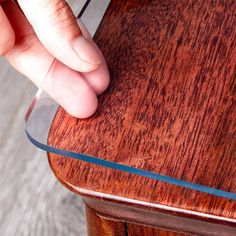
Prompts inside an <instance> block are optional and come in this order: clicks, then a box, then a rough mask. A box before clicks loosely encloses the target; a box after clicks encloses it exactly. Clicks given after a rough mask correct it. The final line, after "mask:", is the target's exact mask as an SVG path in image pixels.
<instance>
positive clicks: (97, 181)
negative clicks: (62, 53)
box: [48, 0, 236, 232]
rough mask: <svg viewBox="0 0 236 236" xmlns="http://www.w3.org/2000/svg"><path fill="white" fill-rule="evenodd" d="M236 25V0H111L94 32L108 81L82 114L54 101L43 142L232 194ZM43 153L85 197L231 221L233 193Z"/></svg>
mask: <svg viewBox="0 0 236 236" xmlns="http://www.w3.org/2000/svg"><path fill="white" fill-rule="evenodd" d="M235 25H236V1H234V0H228V1H219V0H218V1H217V0H216V1H210V0H188V1H187V0H186V1H184V0H180V1H175V0H165V1H164V0H163V1H162V0H160V1H147V0H143V1H137V0H128V1H121V0H118V1H117V0H116V1H115V0H114V1H111V4H110V6H109V8H108V10H107V13H106V15H105V17H104V19H103V22H102V24H101V25H100V28H99V30H98V32H97V34H96V36H95V41H96V43H97V44H98V45H99V47H100V48H101V50H102V52H103V53H104V56H105V58H106V60H107V63H108V66H109V70H110V74H111V85H110V87H109V89H108V90H107V91H106V92H105V93H104V94H103V95H101V96H99V108H98V110H97V112H96V114H95V115H93V116H92V117H91V118H89V119H86V120H79V119H75V118H72V117H70V116H69V115H68V114H67V113H66V112H65V111H64V110H63V109H61V108H60V109H59V111H58V113H57V115H56V117H55V119H54V121H53V124H52V127H51V130H50V135H49V139H48V143H49V145H52V146H57V147H59V148H61V149H67V150H71V151H75V152H78V153H84V154H88V155H91V156H95V157H98V158H102V159H105V160H109V161H114V162H117V163H122V164H125V165H129V166H133V167H137V168H141V169H144V170H148V171H153V172H156V173H160V174H163V175H167V176H172V177H174V178H178V179H182V180H185V181H189V182H193V183H197V184H201V185H206V186H209V187H213V188H217V189H221V190H224V191H227V192H232V193H236V171H235V166H236V152H235V151H236V150H235V149H236V137H235V133H236V128H235V127H236V124H235V122H236V121H235V120H236V119H235V117H236V106H235V91H236V90H235V87H236V84H235V79H236V27H235ZM49 162H50V165H51V168H52V170H53V172H54V173H55V175H56V176H57V178H58V179H59V180H60V181H61V182H62V183H63V184H64V185H66V186H67V187H69V188H70V189H71V190H73V191H75V192H77V193H78V194H81V195H83V196H86V197H87V198H88V197H89V198H90V197H95V198H96V199H101V200H103V201H104V200H106V201H112V202H113V204H120V205H121V204H122V205H123V206H127V209H129V206H128V205H129V204H130V205H132V207H134V208H136V209H139V208H140V207H141V208H142V209H145V211H146V210H150V211H152V212H153V214H154V215H155V214H156V215H157V214H159V213H158V212H163V211H164V213H168V214H174V215H178V216H184V217H187V218H188V217H190V216H191V218H192V219H196V220H205V221H209V222H211V223H212V225H214V224H213V223H217V224H218V225H221V226H222V229H223V228H224V227H229V228H230V230H234V229H235V222H236V211H235V210H236V201H235V200H230V199H227V198H223V197H217V196H214V195H211V194H207V193H202V192H199V191H194V190H191V189H187V188H183V187H179V186H175V185H172V184H169V183H165V182H161V181H155V180H152V179H149V178H145V177H141V176H138V175H134V174H129V173H125V172H122V171H118V170H115V169H109V168H105V167H101V166H97V165H94V164H89V163H86V162H82V161H78V160H74V159H70V158H66V157H63V156H58V155H55V154H51V153H49ZM103 201H102V202H101V204H104V202H103ZM90 203H91V201H90ZM127 203H128V205H127ZM92 205H93V207H96V208H98V205H99V204H98V205H97V206H96V204H95V205H94V204H92ZM103 208H104V209H105V207H104V206H103ZM103 208H100V209H97V210H98V211H100V212H101V211H102V210H101V209H103ZM114 211H115V210H114ZM131 212H132V211H131ZM106 214H108V212H106ZM133 220H134V219H133ZM144 221H145V219H144ZM145 223H147V224H148V222H145ZM224 225H228V226H224ZM213 228H214V227H213ZM234 232H235V231H234Z"/></svg>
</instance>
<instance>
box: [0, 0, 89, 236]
mask: <svg viewBox="0 0 236 236" xmlns="http://www.w3.org/2000/svg"><path fill="white" fill-rule="evenodd" d="M84 2H85V1H81V0H77V1H76V0H70V1H69V4H70V5H71V6H72V8H73V10H74V12H75V14H77V13H78V12H79V9H80V8H81V5H83V3H84ZM36 91H37V89H36V87H35V86H34V85H33V84H32V83H31V82H30V81H29V80H27V79H26V78H24V77H23V76H22V75H20V74H19V73H17V72H16V71H15V70H14V69H13V68H11V66H10V65H8V63H7V61H6V60H5V59H4V58H0V235H4V236H15V235H17V236H18V235H33V236H42V235H50V236H54V235H57V236H60V235H63V236H65V235H66V236H74V235H76V236H85V235H86V222H85V215H84V205H83V203H82V200H81V199H80V198H79V197H78V196H77V195H75V194H73V193H72V192H69V190H67V189H66V188H64V187H63V186H62V185H60V184H59V182H58V181H57V180H56V178H55V177H54V175H53V173H52V171H51V170H50V168H49V165H48V161H47V157H46V153H44V152H42V151H40V150H38V149H36V148H35V147H34V146H33V145H32V144H31V143H30V142H29V141H28V140H27V137H26V135H25V131H24V126H25V124H24V116H25V113H26V111H27V109H28V107H29V105H30V103H31V101H32V98H33V96H34V95H35V93H36Z"/></svg>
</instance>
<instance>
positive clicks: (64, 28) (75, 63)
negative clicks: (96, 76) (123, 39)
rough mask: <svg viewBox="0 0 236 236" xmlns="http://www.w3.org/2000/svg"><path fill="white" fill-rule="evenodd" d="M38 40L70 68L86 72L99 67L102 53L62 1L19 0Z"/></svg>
mask: <svg viewBox="0 0 236 236" xmlns="http://www.w3.org/2000/svg"><path fill="white" fill-rule="evenodd" d="M18 2H19V5H20V7H21V8H22V10H23V12H24V14H25V16H26V17H27V19H28V21H29V22H30V23H31V25H32V26H33V28H34V30H35V33H36V34H37V36H38V38H39V40H40V41H41V42H42V44H43V45H44V46H45V47H46V48H47V50H48V51H49V52H50V53H51V54H52V55H53V56H54V57H56V58H57V59H58V60H60V61H61V62H63V63H64V64H65V65H67V66H69V67H70V68H72V69H74V70H77V71H81V72H88V71H92V70H95V69H96V68H98V66H99V64H101V62H102V58H101V55H100V54H99V53H98V51H97V50H96V49H95V47H94V45H93V44H92V43H91V42H90V41H89V40H87V39H86V38H85V37H83V36H82V33H81V30H80V28H79V26H78V24H77V22H76V18H75V16H74V14H73V12H72V10H71V9H70V7H69V5H68V4H67V3H66V1H64V0H33V1H29V0H19V1H18Z"/></svg>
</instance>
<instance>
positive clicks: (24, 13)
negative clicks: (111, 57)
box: [0, 0, 109, 118]
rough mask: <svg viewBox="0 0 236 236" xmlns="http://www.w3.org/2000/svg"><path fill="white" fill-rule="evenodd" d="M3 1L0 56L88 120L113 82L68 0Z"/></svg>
mask: <svg viewBox="0 0 236 236" xmlns="http://www.w3.org/2000/svg"><path fill="white" fill-rule="evenodd" d="M18 4H19V6H18V5H17V4H16V3H14V2H13V1H11V0H0V56H5V57H6V58H7V60H8V61H9V63H10V64H11V65H12V66H13V67H14V68H15V69H16V70H18V71H19V72H20V73H22V74H24V75H25V76H26V77H28V78H29V79H30V80H31V81H32V82H33V83H35V84H36V85H37V86H38V87H39V88H42V89H43V90H45V91H46V92H47V93H48V94H49V95H50V96H51V97H52V98H53V99H54V100H56V101H57V102H58V103H59V104H60V105H61V106H62V107H63V108H64V109H65V110H66V111H67V112H68V113H69V114H71V115H72V116H74V117H77V118H87V117H89V116H91V115H92V114H93V113H94V112H95V111H96V109H97V103H98V102H97V95H99V94H101V93H102V92H103V91H104V90H106V88H107V87H108V85H109V73H108V70H107V66H106V63H105V60H104V58H103V55H102V53H101V51H100V50H99V49H98V47H97V46H96V45H95V43H94V42H93V40H92V38H91V36H90V35H89V33H88V32H87V30H86V29H85V27H84V26H83V24H82V23H81V22H79V23H77V22H76V18H75V16H74V15H73V12H72V10H71V9H70V7H69V6H68V4H67V3H66V2H65V1H64V0H30V1H29V0H18Z"/></svg>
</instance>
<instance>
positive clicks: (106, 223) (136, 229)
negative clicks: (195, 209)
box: [86, 207, 187, 236]
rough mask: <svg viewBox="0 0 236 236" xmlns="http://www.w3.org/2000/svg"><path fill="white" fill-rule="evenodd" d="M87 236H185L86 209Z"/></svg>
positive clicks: (184, 235) (185, 235)
mask: <svg viewBox="0 0 236 236" xmlns="http://www.w3.org/2000/svg"><path fill="white" fill-rule="evenodd" d="M86 213H87V224H88V235H89V236H124V235H126V236H137V235H143V236H187V234H179V233H175V232H171V231H165V230H162V229H155V228H151V227H145V226H141V225H135V224H131V223H125V222H120V221H117V220H112V219H108V218H105V217H101V216H99V215H98V214H96V212H94V211H93V210H91V209H90V208H88V207H87V208H86Z"/></svg>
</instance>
